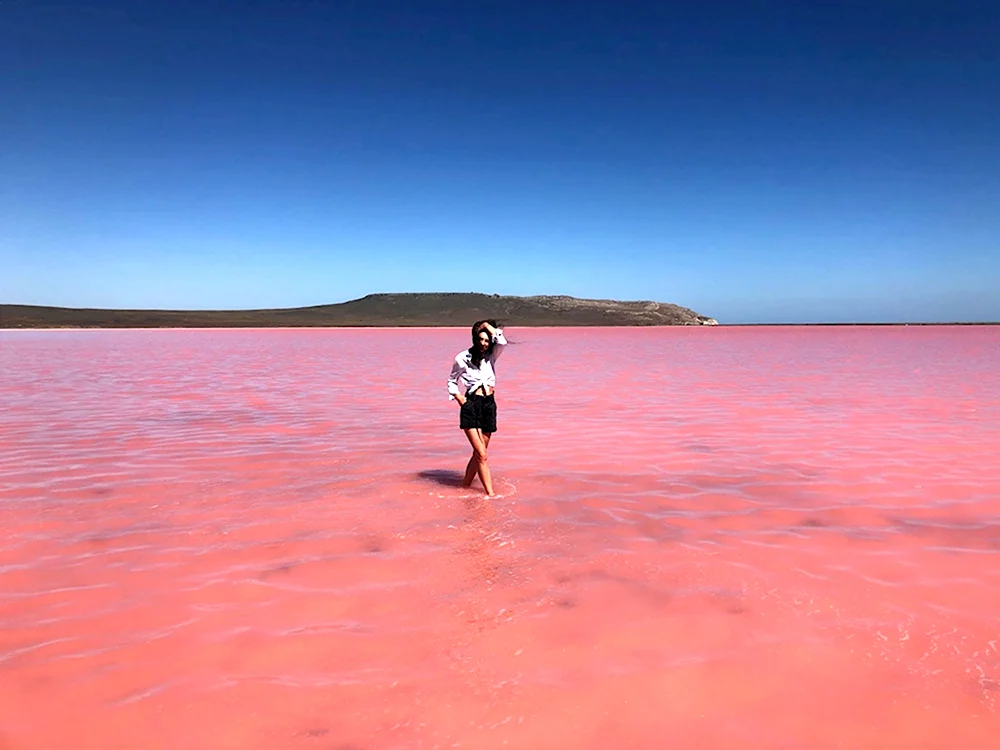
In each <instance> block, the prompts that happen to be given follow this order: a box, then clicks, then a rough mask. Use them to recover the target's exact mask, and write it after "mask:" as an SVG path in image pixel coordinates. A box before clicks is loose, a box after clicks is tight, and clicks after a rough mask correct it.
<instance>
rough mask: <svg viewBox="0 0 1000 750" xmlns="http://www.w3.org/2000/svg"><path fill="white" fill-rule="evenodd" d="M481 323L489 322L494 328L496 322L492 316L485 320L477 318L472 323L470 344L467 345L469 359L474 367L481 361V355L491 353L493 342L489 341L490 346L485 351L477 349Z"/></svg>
mask: <svg viewBox="0 0 1000 750" xmlns="http://www.w3.org/2000/svg"><path fill="white" fill-rule="evenodd" d="M483 323H489V324H490V325H491V326H493V327H494V328H496V327H497V322H496V321H495V320H493V319H492V318H488V319H486V320H477V321H476V322H475V323H473V324H472V346H470V347H469V359H471V360H472V364H473V366H474V367H479V365H481V364H482V362H483V357H484V356H486V357H488V356H490V355H491V354H492V353H493V342H492V341H490V348H489V349H487V350H486V352H485V353H482V352H480V351H479V326H481V325H482V324H483Z"/></svg>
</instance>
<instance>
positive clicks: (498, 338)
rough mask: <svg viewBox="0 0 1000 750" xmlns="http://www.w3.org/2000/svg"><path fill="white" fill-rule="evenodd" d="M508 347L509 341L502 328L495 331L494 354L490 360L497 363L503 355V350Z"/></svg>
mask: <svg viewBox="0 0 1000 750" xmlns="http://www.w3.org/2000/svg"><path fill="white" fill-rule="evenodd" d="M505 346H507V339H505V338H504V336H503V329H502V328H494V329H493V353H492V354H491V355H490V359H491V360H492V361H494V362H496V361H497V357H499V356H500V355H501V354H503V348H504V347H505Z"/></svg>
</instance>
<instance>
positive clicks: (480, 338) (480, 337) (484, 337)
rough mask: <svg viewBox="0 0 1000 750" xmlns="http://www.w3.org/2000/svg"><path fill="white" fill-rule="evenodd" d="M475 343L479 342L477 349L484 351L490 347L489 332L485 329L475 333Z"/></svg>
mask: <svg viewBox="0 0 1000 750" xmlns="http://www.w3.org/2000/svg"><path fill="white" fill-rule="evenodd" d="M476 343H478V344H479V351H481V352H485V351H486V350H487V349H489V348H490V334H489V333H487V332H486V331H480V332H479V333H478V334H476Z"/></svg>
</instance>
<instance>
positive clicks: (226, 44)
mask: <svg viewBox="0 0 1000 750" xmlns="http://www.w3.org/2000/svg"><path fill="white" fill-rule="evenodd" d="M420 291H462V292H464V291H482V292H486V293H496V294H516V295H531V294H569V295H574V296H579V297H598V298H614V299H648V300H658V301H662V302H675V303H678V304H681V305H684V306H687V307H691V308H694V309H695V310H697V311H698V312H700V313H703V314H706V315H710V316H713V317H716V318H718V319H719V320H720V321H721V322H744V323H745V322H816V321H830V322H841V321H886V322H895V321H936V320H937V321H971V320H1000V2H997V0H988V1H984V2H969V1H967V0H953V1H951V2H925V1H923V0H899V1H887V0H869V1H868V2H861V1H860V0H854V1H853V2H837V1H834V2H809V1H807V0H799V1H798V2H783V1H782V0H773V1H770V2H761V1H758V0H734V1H733V2H712V0H696V1H691V0H677V1H676V2H667V1H666V0H655V1H649V2H646V1H640V0H631V1H629V0H618V1H617V2H614V1H608V2H588V1H586V0H582V1H580V2H573V1H571V0H523V2H520V1H517V0H496V1H493V0H464V2H457V1H452V0H389V1H385V2H383V1H381V0H341V1H337V0H329V1H328V2H321V1H320V0H238V1H237V0H232V1H230V0H170V1H169V2H168V1H166V0H135V2H128V1H126V0H73V1H72V2H69V1H66V2H47V1H46V0H2V2H0V302H8V303H22V304H43V305H59V306H69V307H88V306H89V307H117V308H168V309H193V308H205V309H220V308H261V307H295V306H301V305H314V304H325V303H332V302H342V301H346V300H349V299H354V298H357V297H361V296H364V295H365V294H369V293H372V292H420Z"/></svg>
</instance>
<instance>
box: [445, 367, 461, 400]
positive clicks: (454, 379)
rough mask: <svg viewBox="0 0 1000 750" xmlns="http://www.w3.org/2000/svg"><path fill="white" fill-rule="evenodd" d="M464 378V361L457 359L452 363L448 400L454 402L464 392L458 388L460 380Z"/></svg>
mask: <svg viewBox="0 0 1000 750" xmlns="http://www.w3.org/2000/svg"><path fill="white" fill-rule="evenodd" d="M461 376H462V361H461V359H460V358H458V357H456V358H455V361H454V362H452V363H451V375H449V376H448V400H449V401H454V400H455V396H457V395H458V394H459V393H461V392H462V389H461V388H459V387H458V379H459V378H460V377H461Z"/></svg>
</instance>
